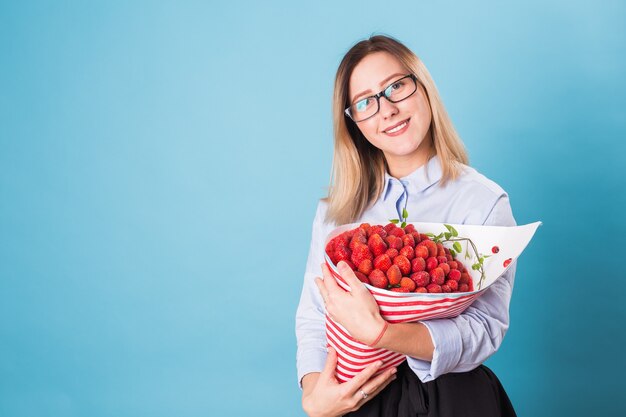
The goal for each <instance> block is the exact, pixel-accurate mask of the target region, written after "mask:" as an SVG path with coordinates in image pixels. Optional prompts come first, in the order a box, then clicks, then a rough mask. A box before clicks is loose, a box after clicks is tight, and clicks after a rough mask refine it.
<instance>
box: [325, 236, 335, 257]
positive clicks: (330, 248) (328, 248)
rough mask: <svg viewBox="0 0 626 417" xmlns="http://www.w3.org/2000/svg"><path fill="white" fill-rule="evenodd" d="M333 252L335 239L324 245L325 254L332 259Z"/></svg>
mask: <svg viewBox="0 0 626 417" xmlns="http://www.w3.org/2000/svg"><path fill="white" fill-rule="evenodd" d="M334 252H335V239H331V240H330V241H329V242H328V243H327V244H326V254H327V255H328V256H330V257H331V258H332V257H333V253H334Z"/></svg>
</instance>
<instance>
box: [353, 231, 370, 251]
mask: <svg viewBox="0 0 626 417" xmlns="http://www.w3.org/2000/svg"><path fill="white" fill-rule="evenodd" d="M366 243H367V239H366V238H365V236H364V235H362V234H360V233H355V234H354V236H352V239H351V240H350V245H349V246H348V247H349V248H350V249H351V250H354V247H355V246H356V245H364V244H366Z"/></svg>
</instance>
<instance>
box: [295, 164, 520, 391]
mask: <svg viewBox="0 0 626 417" xmlns="http://www.w3.org/2000/svg"><path fill="white" fill-rule="evenodd" d="M441 175H442V169H441V164H440V161H439V158H438V157H437V156H435V157H433V158H431V159H430V160H429V161H428V162H427V163H426V164H425V165H423V166H421V167H420V168H418V169H417V170H415V171H414V172H412V173H411V174H409V175H407V176H406V177H403V178H400V179H397V178H394V177H392V176H391V175H389V174H386V175H385V186H384V189H383V191H382V193H381V195H380V197H379V198H378V200H377V201H376V202H375V203H374V205H373V206H372V207H370V208H369V209H367V210H366V211H365V212H364V213H363V216H362V217H361V219H359V220H358V221H357V222H359V223H360V222H368V223H370V224H382V225H385V224H387V223H389V219H393V218H398V219H401V218H402V209H403V208H406V210H407V212H408V214H409V217H408V221H409V222H432V223H452V224H477V225H491V226H515V225H516V223H515V219H514V218H513V214H512V212H511V206H510V204H509V198H508V195H507V194H506V193H505V192H504V190H503V189H502V188H500V186H498V185H497V184H496V183H495V182H493V181H491V180H489V179H487V178H486V177H485V176H483V175H482V174H480V173H478V172H477V171H476V170H475V169H474V168H471V167H468V166H465V165H463V166H462V174H461V175H460V176H459V177H457V179H456V180H453V181H448V182H447V183H446V185H445V186H441V184H440V179H441ZM326 209H327V204H326V203H325V202H323V201H320V202H319V204H318V206H317V212H316V214H315V219H314V220H313V230H312V237H311V246H310V249H309V257H308V260H307V264H306V270H305V274H304V284H303V288H302V294H301V297H300V304H299V305H298V309H297V312H296V338H297V342H298V351H297V357H296V362H297V370H298V382H299V383H301V381H302V377H303V376H304V375H306V374H308V373H310V372H321V371H322V369H323V368H324V363H325V361H326V354H327V350H326V345H327V342H326V328H325V322H324V306H323V301H322V298H321V295H320V293H319V290H318V288H317V286H316V285H315V282H314V280H315V277H321V276H322V271H321V266H320V265H321V264H322V262H323V261H324V249H325V248H324V241H325V239H326V236H327V235H328V234H329V233H330V232H331V231H332V230H333V229H334V228H335V227H337V225H335V224H334V223H327V222H326V221H325V216H326ZM514 277H515V264H512V265H511V267H510V268H509V269H508V270H507V272H506V273H505V274H504V275H503V276H502V277H501V278H500V279H498V280H497V281H496V282H495V283H494V284H492V285H491V286H490V287H489V288H488V289H487V290H486V291H485V292H484V293H483V294H482V295H481V296H480V297H479V298H478V299H476V300H475V301H474V302H473V303H472V305H471V306H470V307H469V308H467V310H465V311H464V312H463V313H462V314H460V315H459V316H458V317H455V318H450V319H436V320H425V321H422V323H423V324H424V325H426V327H427V328H428V330H429V332H430V335H431V337H432V339H433V343H434V346H435V350H434V353H433V360H432V362H428V361H423V360H420V359H416V358H412V357H407V361H408V364H409V366H410V367H411V369H412V370H413V371H414V372H415V374H416V375H417V376H418V377H419V378H420V380H421V381H423V382H427V381H431V380H433V379H435V378H437V377H438V376H439V375H443V374H445V373H449V372H465V371H470V370H472V369H474V368H476V367H477V366H479V365H480V364H481V363H483V362H484V361H485V360H487V358H489V356H491V355H492V354H493V353H494V352H495V351H496V350H497V349H498V348H499V347H500V344H501V343H502V339H503V338H504V334H505V333H506V330H507V329H508V326H509V302H510V300H511V293H512V291H513V281H514Z"/></svg>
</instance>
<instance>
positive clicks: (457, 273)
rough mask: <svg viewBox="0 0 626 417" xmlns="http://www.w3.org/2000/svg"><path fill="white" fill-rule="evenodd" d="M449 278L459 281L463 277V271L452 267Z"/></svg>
mask: <svg viewBox="0 0 626 417" xmlns="http://www.w3.org/2000/svg"><path fill="white" fill-rule="evenodd" d="M448 279H451V280H454V281H458V280H459V279H461V272H460V271H459V270H458V269H451V270H450V273H448Z"/></svg>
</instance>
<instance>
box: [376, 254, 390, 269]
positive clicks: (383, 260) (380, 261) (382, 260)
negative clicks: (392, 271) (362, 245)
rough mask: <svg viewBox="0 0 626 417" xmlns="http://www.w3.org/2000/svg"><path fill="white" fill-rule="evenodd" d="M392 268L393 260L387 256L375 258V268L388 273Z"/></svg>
mask: <svg viewBox="0 0 626 417" xmlns="http://www.w3.org/2000/svg"><path fill="white" fill-rule="evenodd" d="M390 267H391V259H390V258H389V256H387V255H386V254H382V255H379V256H377V257H376V258H374V268H376V269H379V270H381V271H382V272H387V270H388V269H389V268H390Z"/></svg>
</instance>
